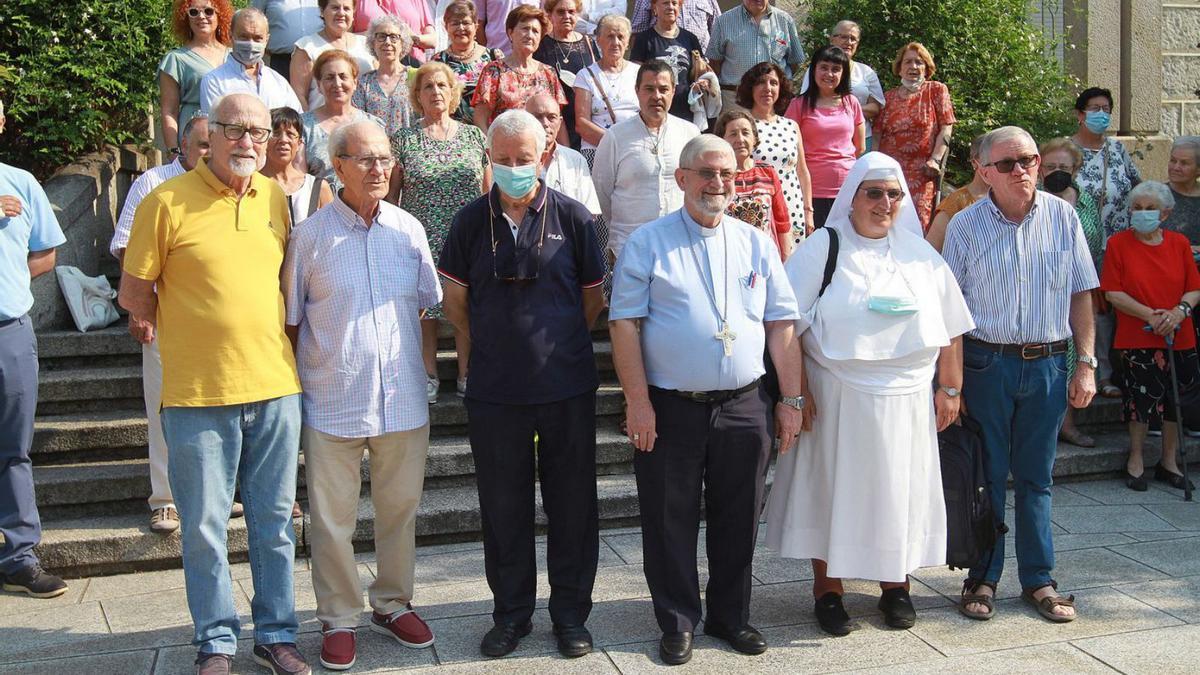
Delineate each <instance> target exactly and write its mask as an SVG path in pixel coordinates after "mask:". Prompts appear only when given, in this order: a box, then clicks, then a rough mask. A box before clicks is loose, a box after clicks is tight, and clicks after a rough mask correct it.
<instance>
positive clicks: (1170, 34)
mask: <svg viewBox="0 0 1200 675" xmlns="http://www.w3.org/2000/svg"><path fill="white" fill-rule="evenodd" d="M1161 26H1162V31H1161V40H1162V60H1163V64H1162V73H1163V87H1162V89H1163V91H1162V133H1163V134H1164V135H1166V136H1172V137H1174V136H1179V135H1183V134H1188V135H1200V0H1169V1H1168V2H1163V3H1162V22H1161Z"/></svg>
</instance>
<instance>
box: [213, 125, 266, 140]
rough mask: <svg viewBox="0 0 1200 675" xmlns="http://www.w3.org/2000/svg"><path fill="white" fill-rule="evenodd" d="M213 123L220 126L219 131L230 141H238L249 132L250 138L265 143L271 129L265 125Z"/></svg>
mask: <svg viewBox="0 0 1200 675" xmlns="http://www.w3.org/2000/svg"><path fill="white" fill-rule="evenodd" d="M213 124H215V125H217V126H219V127H221V132H222V133H223V134H224V135H225V138H227V139H229V140H231V141H240V140H242V136H245V135H246V134H250V140H252V141H254V142H255V143H266V142H267V139H268V138H270V137H271V130H270V129H267V128H266V127H247V126H242V125H241V124H226V123H224V122H213Z"/></svg>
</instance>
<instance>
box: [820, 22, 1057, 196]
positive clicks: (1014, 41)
mask: <svg viewBox="0 0 1200 675" xmlns="http://www.w3.org/2000/svg"><path fill="white" fill-rule="evenodd" d="M1030 6H1031V5H1030V2H1029V0H812V9H811V10H810V11H809V13H808V22H807V23H808V25H809V29H808V31H807V33H806V34H805V36H804V39H805V42H806V50H807V51H808V53H810V54H811V53H812V52H813V51H814V50H815V49H816V48H819V47H820V46H821V45H824V44H826V43H827V41H828V33H829V31H830V30H831V29H832V28H833V26H834V24H836V23H837V21H838V20H840V19H850V20H853V21H856V22H858V23H859V25H861V26H862V31H863V37H862V42H861V44H860V45H859V48H858V53H857V54H856V55H855V60H856V61H860V62H862V63H865V64H867V65H869V66H871V67H873V68H875V70H876V71H877V72H878V73H879V77H880V79H881V80H882V82H883V87H884V89H885V90H887V89H890V88H892V87H895V86H898V85H899V78H897V77H896V76H895V75H893V74H892V72H891V65H892V60H893V59H894V58H895V56H896V52H897V51H899V49H900V48H901V47H903V46H904V45H905V44H906V43H908V42H910V41H917V42H920V43H922V44H924V45H925V46H926V47H927V48H928V49H929V51H930V53H932V54H933V58H934V62H935V63H936V65H937V74H936V75H935V77H934V79H937V80H941V81H942V82H944V83H945V84H946V86H947V87H949V89H950V95H951V98H952V99H953V101H954V114H955V116H956V117H957V118H958V124H956V125H955V127H954V138H953V141H952V143H951V151H952V155H951V162H950V165H949V180H950V181H952V182H954V183H956V184H962V183H963V182H965V181H967V180H970V176H971V168H970V162H969V160H968V157H967V154H968V151H967V149H968V146H969V144H970V142H971V139H972V138H974V137H975V136H976V135H978V134H980V133H983V132H985V131H988V130H990V129H994V128H996V127H999V126H1003V125H1007V124H1014V125H1017V126H1020V127H1023V128H1025V129H1027V130H1028V131H1029V132H1030V133H1031V134H1032V135H1033V137H1034V138H1035V139H1037V140H1038V141H1039V142H1040V141H1042V140H1046V139H1048V138H1051V137H1054V136H1062V135H1065V134H1069V133H1071V132H1072V131H1073V130H1074V127H1075V120H1074V117H1073V116H1072V115H1071V106H1072V104H1073V103H1074V94H1073V93H1072V92H1074V91H1075V90H1076V88H1077V87H1078V83H1077V82H1076V81H1075V80H1074V78H1073V77H1071V76H1070V75H1067V74H1066V73H1065V72H1064V69H1063V67H1062V66H1061V65H1060V64H1059V63H1058V60H1057V59H1056V57H1055V56H1054V54H1055V48H1056V47H1057V46H1058V45H1057V44H1056V43H1055V42H1054V41H1053V40H1051V39H1050V38H1049V37H1047V36H1046V35H1045V34H1044V33H1043V32H1042V31H1041V29H1040V28H1038V27H1037V26H1034V25H1033V24H1032V23H1030V21H1029V16H1030V14H1029V12H1030Z"/></svg>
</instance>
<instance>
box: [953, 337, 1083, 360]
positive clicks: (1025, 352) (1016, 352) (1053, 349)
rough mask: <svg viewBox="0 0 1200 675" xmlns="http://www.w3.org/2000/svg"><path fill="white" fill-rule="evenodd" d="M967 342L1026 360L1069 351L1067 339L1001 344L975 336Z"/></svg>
mask: <svg viewBox="0 0 1200 675" xmlns="http://www.w3.org/2000/svg"><path fill="white" fill-rule="evenodd" d="M967 342H969V343H971V344H973V345H978V346H980V347H983V348H984V349H987V350H990V351H993V352H996V353H997V354H1001V355H1003V356H1019V357H1021V358H1023V359H1025V360H1026V361H1032V360H1034V359H1044V358H1046V357H1047V356H1056V355H1058V354H1066V353H1067V341H1066V340H1059V341H1058V342H1042V343H1031V344H1024V345H1021V344H1016V345H1001V344H996V343H995V342H984V341H983V340H976V339H975V338H972V337H969V338H967Z"/></svg>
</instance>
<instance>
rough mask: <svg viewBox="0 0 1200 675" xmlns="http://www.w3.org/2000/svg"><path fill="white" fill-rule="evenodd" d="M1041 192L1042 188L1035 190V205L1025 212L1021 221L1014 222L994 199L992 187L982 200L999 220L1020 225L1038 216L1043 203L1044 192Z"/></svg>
mask: <svg viewBox="0 0 1200 675" xmlns="http://www.w3.org/2000/svg"><path fill="white" fill-rule="evenodd" d="M1041 193H1042V191H1041V190H1034V192H1033V206H1031V207H1030V208H1029V213H1027V214H1025V217H1024V218H1023V219H1022V220H1021V222H1019V223H1014V222H1013V221H1011V220H1009V219H1008V216H1006V215H1004V212H1003V211H1001V210H1000V207H999V206H997V205H996V202H995V201H994V200H993V199H992V191H991V189H990V188H989V189H988V192H987V194H986V195H984V196H983V197H982V200H983V201H984V202H985V203H986V204H987V208H988V209H990V210H991V212H992V216H994V217H995V218H996V221H997V222H1000V223H1004V224H1007V225H1014V226H1016V227H1020V226H1021V225H1023V224H1025V223H1027V222H1029V221H1030V220H1032V219H1033V218H1036V217H1037V213H1038V209H1039V208H1040V207H1041V204H1042V194H1041Z"/></svg>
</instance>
